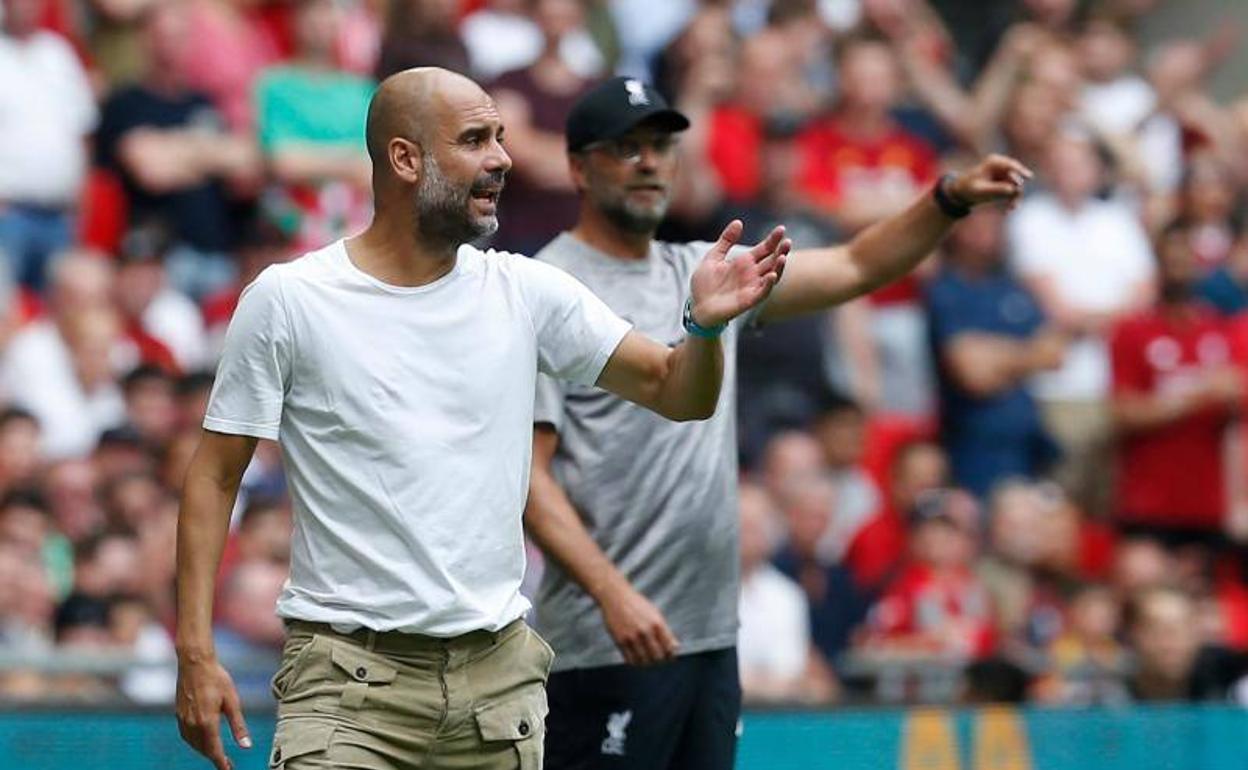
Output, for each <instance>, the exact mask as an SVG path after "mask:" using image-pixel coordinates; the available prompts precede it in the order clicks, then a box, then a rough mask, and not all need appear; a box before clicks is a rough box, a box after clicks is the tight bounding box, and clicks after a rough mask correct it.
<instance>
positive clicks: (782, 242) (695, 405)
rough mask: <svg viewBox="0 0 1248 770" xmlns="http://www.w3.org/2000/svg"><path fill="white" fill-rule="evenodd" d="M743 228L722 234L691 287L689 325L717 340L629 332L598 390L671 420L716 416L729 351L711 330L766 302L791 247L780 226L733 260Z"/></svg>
mask: <svg viewBox="0 0 1248 770" xmlns="http://www.w3.org/2000/svg"><path fill="white" fill-rule="evenodd" d="M741 229H742V224H741V222H740V221H738V220H733V221H732V222H731V223H730V224H729V225H728V226H727V227H726V228H724V232H723V233H722V234H721V235H720V236H719V240H718V241H716V243H715V245H714V246H713V247H712V248H711V250H710V252H708V253H707V255H706V257H705V258H704V259H703V260H702V263H701V264H700V265H698V268H697V270H696V271H694V274H693V278H692V280H691V281H690V284H691V285H690V289H691V293H692V298H691V300H690V301H691V303H692V304H691V307H690V310H691V312H690V317H691V320H692V321H693V323H694V324H695V325H696V328H697V329H702V330H712V336H699V334H697V333H691V334H690V335H689V336H687V337H686V338H685V340H684V342H682V343H680V344H679V345H677V346H676V347H674V348H668V347H665V346H664V345H661V344H659V343H658V342H655V341H654V340H651V339H649V338H648V337H645V336H644V335H641V334H638V333H636V332H629V333H628V334H627V335H626V336H625V337H624V340H623V341H622V342H621V343H620V344H619V346H618V347H617V348H616V349H615V352H614V353H613V354H612V355H611V358H610V359H609V360H608V361H607V365H606V366H605V367H604V368H603V370H602V374H601V375H599V377H598V383H597V384H598V386H599V387H601V388H603V389H605V390H609V391H611V392H612V393H614V394H616V395H617V396H620V397H622V398H626V399H628V400H629V401H633V402H636V403H638V404H641V405H642V406H645V407H647V408H649V409H652V410H654V411H655V412H658V413H659V414H661V415H663V416H664V417H667V418H668V419H672V420H704V419H706V418H708V417H710V416H711V415H712V414H714V413H715V405H716V404H717V403H718V401H719V391H720V386H721V385H722V383H723V373H724V352H723V348H722V347H721V346H720V344H719V339H718V336H717V335H715V334H714V331H713V330H717V329H718V330H722V328H723V327H724V326H725V325H726V324H727V323H728V322H729V321H731V320H732V319H734V318H736V317H737V316H739V315H741V314H742V313H744V312H746V311H747V310H749V309H750V308H753V307H754V306H756V305H758V304H759V303H761V302H762V301H763V300H764V299H766V298H767V296H768V295H769V294H770V293H771V290H772V287H774V286H775V285H776V282H777V281H778V280H779V279H780V273H781V271H782V270H783V269H784V264H785V259H786V257H787V255H788V253H789V249H790V248H791V247H792V244H791V243H790V242H789V241H788V240H787V239H786V238H785V237H784V228H782V227H777V228H776V229H774V230H772V231H771V234H770V235H768V236H767V238H766V239H764V240H763V241H761V242H760V243H758V244H757V245H755V246H754V247H753V248H751V249H750V250H749V251H748V252H746V253H744V254H741V255H740V256H737V257H736V258H733V259H729V257H728V253H729V251H731V249H732V247H733V245H734V244H736V242H737V239H738V238H740V237H741ZM672 312H673V313H679V312H680V308H672Z"/></svg>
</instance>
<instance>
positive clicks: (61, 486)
mask: <svg viewBox="0 0 1248 770" xmlns="http://www.w3.org/2000/svg"><path fill="white" fill-rule="evenodd" d="M96 479H97V475H96V471H95V467H94V466H93V465H92V464H91V463H90V462H89V461H87V460H65V461H63V462H60V463H57V464H56V465H54V466H52V467H51V468H50V469H49V470H48V473H47V476H46V477H45V478H44V484H43V496H44V500H46V501H47V503H48V507H49V508H50V509H51V511H52V519H53V521H55V522H56V527H57V529H58V530H60V531H61V533H63V534H64V535H65V536H66V537H68V538H69V539H70V540H71V541H72V542H78V541H80V540H82V539H83V538H85V537H86V536H87V535H89V534H91V533H93V532H96V531H98V530H99V529H100V528H102V527H103V525H104V512H103V511H102V510H101V509H100V507H99V505H98V504H97V503H96V499H95V484H96Z"/></svg>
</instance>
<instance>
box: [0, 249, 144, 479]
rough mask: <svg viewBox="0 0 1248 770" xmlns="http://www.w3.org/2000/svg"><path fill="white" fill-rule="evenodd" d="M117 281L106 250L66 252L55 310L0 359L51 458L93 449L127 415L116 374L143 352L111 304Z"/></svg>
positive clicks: (57, 273) (54, 289)
mask: <svg viewBox="0 0 1248 770" xmlns="http://www.w3.org/2000/svg"><path fill="white" fill-rule="evenodd" d="M113 281H114V271H113V269H112V266H111V265H110V264H109V263H108V262H106V261H104V260H103V258H101V257H99V256H95V255H92V254H88V253H70V254H66V255H63V256H62V257H60V258H59V259H58V261H57V262H56V264H55V265H54V266H53V269H52V275H51V282H52V286H51V290H50V294H49V298H48V302H49V310H50V313H51V314H50V317H49V318H47V319H43V320H40V321H38V322H36V323H33V324H30V325H28V326H26V327H25V328H23V329H22V330H21V331H20V332H18V333H17V334H16V335H14V337H13V339H12V341H11V342H10V343H9V346H8V348H7V349H6V350H5V351H4V354H3V359H2V361H0V372H2V374H0V377H2V378H3V382H4V392H5V393H7V395H8V397H9V398H10V399H11V400H12V403H14V404H16V405H18V406H20V407H22V408H24V409H27V410H29V411H30V413H31V414H33V415H35V417H36V419H38V420H39V425H40V427H41V431H40V439H41V442H42V443H41V446H42V451H43V454H44V456H45V457H47V458H50V459H62V458H66V457H81V456H83V455H85V454H87V453H88V452H90V450H91V449H92V448H94V446H95V442H96V441H97V440H99V437H100V434H101V433H103V432H104V431H105V430H107V429H109V428H112V427H114V426H116V425H118V424H119V423H121V421H122V420H123V418H124V416H125V405H124V403H123V401H122V397H121V391H120V388H118V387H117V382H116V379H115V377H116V374H117V373H119V372H118V371H117V370H119V369H124V368H126V366H127V364H133V363H134V362H135V360H136V358H137V355H138V351H137V349H136V347H135V346H134V345H133V343H131V342H130V341H128V340H125V339H123V338H122V334H121V332H122V329H121V326H120V321H119V320H118V318H117V315H116V314H115V313H114V312H113V311H112V309H111V306H110V304H109V302H110V299H111V292H112V287H113Z"/></svg>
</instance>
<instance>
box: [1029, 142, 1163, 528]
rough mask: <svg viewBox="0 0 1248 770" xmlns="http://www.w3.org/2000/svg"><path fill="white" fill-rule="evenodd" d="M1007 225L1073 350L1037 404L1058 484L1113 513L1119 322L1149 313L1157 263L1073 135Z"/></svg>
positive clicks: (1042, 378) (1055, 147)
mask: <svg viewBox="0 0 1248 770" xmlns="http://www.w3.org/2000/svg"><path fill="white" fill-rule="evenodd" d="M1042 178H1043V179H1044V180H1045V182H1046V184H1048V185H1049V188H1050V189H1049V191H1047V192H1045V193H1041V194H1037V195H1035V196H1032V197H1029V198H1028V199H1027V200H1025V201H1023V203H1022V205H1020V206H1019V207H1018V210H1017V211H1016V212H1015V213H1014V215H1013V216H1012V217H1011V218H1010V220H1009V222H1008V223H1007V231H1008V234H1009V251H1010V259H1011V265H1012V267H1013V268H1014V270H1016V271H1017V274H1018V276H1019V278H1020V279H1021V280H1022V282H1023V284H1024V285H1025V286H1027V288H1028V289H1029V290H1030V291H1031V293H1032V294H1033V295H1034V296H1035V297H1036V299H1037V300H1039V303H1040V307H1041V309H1042V310H1043V311H1044V314H1045V316H1047V317H1048V318H1049V319H1050V321H1051V322H1052V323H1053V325H1054V326H1055V327H1056V329H1058V330H1059V331H1060V332H1061V333H1062V334H1063V335H1065V336H1066V337H1067V338H1068V339H1069V340H1070V342H1069V344H1068V345H1067V347H1066V352H1065V356H1064V357H1063V361H1062V366H1061V368H1060V369H1057V370H1056V371H1053V372H1047V373H1044V374H1042V375H1039V376H1037V377H1036V379H1035V395H1036V396H1037V398H1038V399H1039V400H1040V403H1041V405H1042V409H1043V413H1044V418H1045V423H1046V426H1047V427H1048V429H1049V431H1050V432H1051V434H1052V435H1053V437H1054V438H1055V439H1056V440H1057V442H1058V444H1059V445H1060V447H1061V450H1062V456H1061V458H1060V460H1059V463H1058V465H1057V467H1056V469H1055V473H1056V475H1057V478H1058V479H1059V481H1061V483H1062V484H1063V485H1064V486H1065V487H1066V489H1067V490H1068V492H1069V493H1070V494H1071V495H1072V497H1073V498H1074V499H1075V501H1076V502H1077V503H1079V505H1081V506H1082V507H1083V508H1084V509H1085V510H1087V511H1090V512H1095V513H1101V514H1103V513H1104V512H1105V511H1106V508H1107V507H1108V504H1109V499H1108V498H1109V483H1108V479H1109V460H1110V454H1109V414H1108V408H1107V403H1108V402H1107V399H1108V398H1109V393H1110V365H1109V350H1108V344H1107V338H1108V334H1109V330H1110V328H1111V327H1112V325H1113V323H1114V322H1115V321H1117V320H1118V319H1120V318H1122V317H1124V316H1126V315H1128V314H1130V313H1132V312H1134V311H1136V310H1139V309H1142V308H1144V307H1147V306H1148V305H1149V304H1150V303H1151V301H1152V297H1153V295H1154V282H1153V274H1154V270H1155V268H1154V260H1153V256H1152V250H1151V248H1150V246H1149V243H1148V239H1147V238H1146V237H1145V234H1144V230H1143V228H1142V227H1141V225H1140V223H1139V220H1138V219H1137V218H1136V217H1135V215H1134V214H1133V213H1132V212H1131V210H1130V208H1128V207H1127V205H1126V204H1124V203H1122V202H1121V201H1117V200H1114V199H1109V200H1105V199H1100V198H1097V197H1096V193H1097V192H1098V190H1100V188H1101V186H1102V185H1103V183H1104V167H1103V164H1102V161H1101V159H1100V156H1099V155H1098V154H1097V151H1096V148H1095V146H1094V145H1093V142H1092V140H1091V139H1090V138H1089V137H1088V136H1086V135H1085V134H1082V133H1077V132H1075V131H1074V130H1073V129H1065V130H1063V131H1062V132H1061V133H1059V134H1058V135H1056V136H1054V137H1052V139H1051V141H1050V143H1049V148H1048V154H1047V163H1046V167H1045V169H1044V172H1043V177H1042Z"/></svg>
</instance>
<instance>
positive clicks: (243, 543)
mask: <svg viewBox="0 0 1248 770" xmlns="http://www.w3.org/2000/svg"><path fill="white" fill-rule="evenodd" d="M290 529H291V515H290V511H289V510H288V509H287V508H284V507H281V506H272V507H267V508H259V509H256V510H253V511H249V512H248V513H247V516H246V518H245V519H244V520H243V526H242V527H241V529H240V531H239V534H240V535H241V540H240V543H239V547H240V549H241V551H242V552H243V556H244V558H245V559H247V560H257V561H268V562H273V563H274V564H280V565H284V564H286V563H287V562H288V561H289V560H290Z"/></svg>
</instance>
